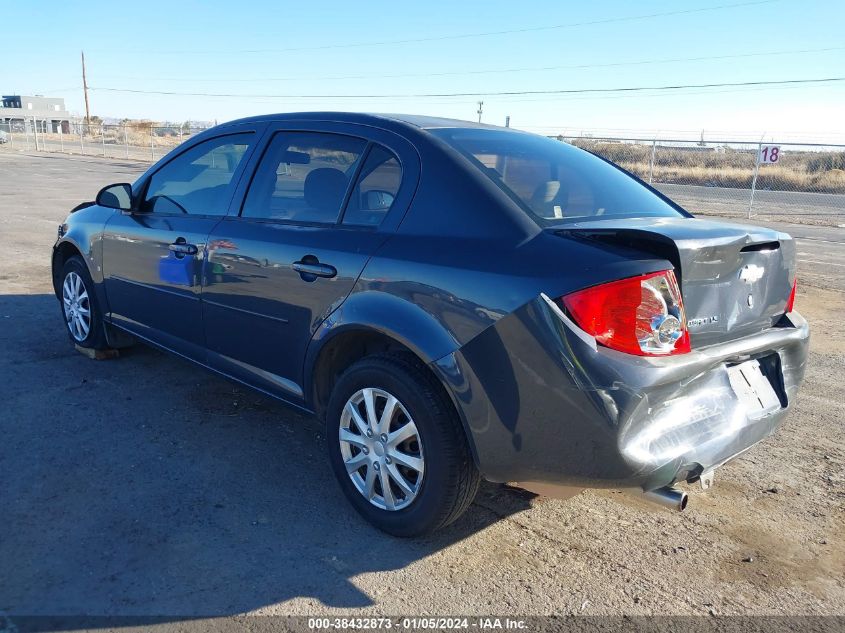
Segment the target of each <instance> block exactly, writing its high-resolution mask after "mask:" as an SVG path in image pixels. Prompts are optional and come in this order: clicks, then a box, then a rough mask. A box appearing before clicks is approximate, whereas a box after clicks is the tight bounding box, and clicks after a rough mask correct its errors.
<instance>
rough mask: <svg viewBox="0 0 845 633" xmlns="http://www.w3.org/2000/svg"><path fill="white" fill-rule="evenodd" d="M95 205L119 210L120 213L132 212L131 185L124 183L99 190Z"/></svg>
mask: <svg viewBox="0 0 845 633" xmlns="http://www.w3.org/2000/svg"><path fill="white" fill-rule="evenodd" d="M96 202H97V204H98V205H100V206H101V207H108V208H109V209H120V210H121V211H131V210H132V185H130V184H127V183H125V182H121V183H118V184H116V185H109V186H108V187H103V188H102V189H100V193H98V194H97V200H96Z"/></svg>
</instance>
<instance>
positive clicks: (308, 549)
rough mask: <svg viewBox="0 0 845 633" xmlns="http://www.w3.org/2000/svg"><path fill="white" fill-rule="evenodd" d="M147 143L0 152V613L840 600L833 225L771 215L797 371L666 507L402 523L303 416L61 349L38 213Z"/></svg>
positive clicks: (546, 509) (843, 392)
mask: <svg viewBox="0 0 845 633" xmlns="http://www.w3.org/2000/svg"><path fill="white" fill-rule="evenodd" d="M145 167H146V165H144V164H140V163H134V162H120V161H112V160H108V161H107V160H102V159H96V158H93V157H88V158H83V157H65V156H59V155H47V154H41V155H35V154H22V153H18V152H9V151H3V152H0V252H2V253H3V256H4V260H5V261H6V264H5V266H4V267H3V269H2V271H0V344H1V345H2V348H3V350H4V351H3V353H2V354H0V401H2V403H3V407H2V413H0V433H2V441H0V508H2V512H3V521H2V522H0V615H2V614H3V613H4V612H5V613H6V614H11V616H12V618H14V614H80V613H81V614H92V615H129V616H143V615H165V616H173V617H174V618H175V617H176V616H194V615H206V616H211V615H233V614H239V613H243V612H258V613H266V614H313V613H327V612H342V613H346V614H351V613H364V612H366V613H371V614H392V615H406V614H420V613H426V614H449V613H451V614H455V613H464V614H523V615H529V614H568V613H580V614H617V615H618V614H632V615H633V614H702V615H706V614H790V615H794V614H845V542H844V541H843V534H845V510H843V505H845V504H843V501H844V500H845V492H843V485H845V429H844V428H843V418H842V410H843V407H845V382H844V381H843V380H842V377H843V375H845V332H843V327H842V326H843V318H842V315H843V313H845V299H843V294H842V293H843V291H845V287H843V276H845V230H843V229H841V228H836V227H813V226H794V225H790V224H786V223H780V224H770V225H772V226H777V227H778V228H780V229H782V230H786V231H788V232H793V233H794V234H795V235H797V236H800V238H801V239H799V241H798V246H799V248H798V251H799V260H800V263H799V275H800V281H799V295H798V299H797V307H798V309H799V310H800V311H801V312H802V313H803V314H804V315H805V316H806V317H807V318H808V319H809V320H810V322H811V324H812V327H813V339H812V345H811V358H810V365H809V369H808V373H807V379H806V383H805V386H804V389H803V391H802V393H801V395H800V397H799V399H798V401H797V403H796V404H795V408H794V411H793V412H792V414H791V416H790V417H789V418H788V420H787V422H786V424H785V426H784V427H783V429H782V430H781V431H780V432H779V433H778V434H777V435H776V436H775V437H773V438H770V439H769V440H767V441H765V442H763V443H762V444H761V445H759V446H757V447H756V448H754V449H753V450H752V451H750V452H749V453H746V455H745V456H743V457H741V458H739V459H737V460H736V461H734V462H732V463H731V464H729V465H727V466H725V467H724V468H722V469H720V470H719V471H717V473H716V486H715V487H714V488H713V489H711V490H710V491H708V492H706V493H705V492H702V491H700V490H698V489H697V488H694V487H690V491H691V501H690V507H689V509H688V510H687V511H686V512H684V513H683V514H672V513H669V512H666V511H663V510H659V509H653V508H652V507H650V506H645V505H642V504H641V503H639V502H638V501H635V500H632V499H630V498H627V497H623V496H622V495H620V494H618V493H615V492H612V491H602V492H585V493H582V494H580V495H578V496H577V497H575V498H573V499H570V500H567V501H560V500H549V499H543V498H539V497H534V496H533V495H530V494H528V493H524V492H522V491H519V490H515V489H510V488H507V487H503V486H494V485H485V486H484V487H483V488H482V492H481V494H480V495H479V497H478V499H477V501H476V503H475V504H474V505H473V506H472V508H471V509H470V511H469V512H468V513H467V514H466V515H465V516H464V517H463V518H462V519H461V520H460V521H459V522H458V523H457V524H456V525H454V526H453V527H451V528H449V529H448V530H446V531H444V532H442V533H440V534H438V535H436V536H435V537H432V538H428V539H422V540H410V541H409V540H398V539H394V538H390V537H387V536H385V535H383V534H381V533H380V532H377V531H376V530H374V529H372V528H370V527H369V526H368V525H367V524H365V523H364V522H363V520H361V519H359V518H358V516H357V515H356V514H355V513H354V511H353V510H352V509H351V508H350V507H349V506H348V504H347V503H346V501H345V500H344V499H343V498H342V495H341V492H340V490H339V489H338V487H337V486H336V484H335V482H334V480H333V478H332V475H331V473H330V470H329V468H328V465H327V463H326V462H325V459H324V440H323V437H322V434H321V430H320V427H319V425H318V424H317V422H316V421H315V420H313V419H311V418H309V417H306V416H302V415H300V414H298V413H295V412H292V411H290V410H288V409H286V408H285V407H283V406H282V405H280V404H278V403H276V402H274V401H271V400H269V399H267V398H264V397H262V396H259V395H257V394H254V393H251V392H249V391H247V390H245V389H243V388H241V387H237V386H235V385H233V384H231V383H229V382H227V381H225V380H222V379H220V378H217V377H215V376H213V375H211V374H210V373H207V372H205V371H202V370H200V369H197V368H195V367H194V366H192V365H190V364H188V363H186V362H182V361H180V360H177V359H175V358H171V357H169V356H165V355H163V354H161V353H159V352H156V351H152V350H150V349H147V348H145V347H141V346H139V347H136V348H133V349H132V350H128V351H126V352H125V353H123V354H122V356H121V358H120V359H119V360H116V361H101V362H96V361H91V360H88V359H87V358H84V357H83V356H82V355H80V354H78V353H76V352H75V351H74V350H73V348H72V347H71V345H70V344H69V342H68V339H67V336H66V335H65V333H64V331H63V325H62V323H61V318H60V314H59V306H58V303H57V301H56V299H55V297H53V296H52V294H51V288H50V281H49V256H50V248H51V245H52V243H53V240H54V239H55V232H56V225H57V224H58V223H59V222H60V221H61V220H62V219H63V218H64V217H65V215H66V212H67V210H68V209H70V208H71V207H72V206H74V205H75V204H76V203H77V202H79V201H82V200H87V199H91V198H92V197H93V195H94V194H95V193H96V191H97V189H98V188H99V187H100V186H102V185H105V184H108V183H110V182H118V181H125V180H131V179H133V178H134V177H135V176H136V175H137V174H139V173H140V172H141V171H142V170H143V169H144V168H145ZM785 219H786V220H790V218H788V217H787V218H785Z"/></svg>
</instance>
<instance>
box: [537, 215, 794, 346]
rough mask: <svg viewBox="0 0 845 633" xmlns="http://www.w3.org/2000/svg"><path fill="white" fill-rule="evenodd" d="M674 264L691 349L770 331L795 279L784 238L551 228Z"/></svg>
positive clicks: (678, 221)
mask: <svg viewBox="0 0 845 633" xmlns="http://www.w3.org/2000/svg"><path fill="white" fill-rule="evenodd" d="M549 230H550V231H554V232H555V233H558V234H560V235H565V236H568V237H572V238H576V239H587V240H595V241H598V242H602V243H607V244H612V245H614V246H621V247H626V248H630V249H633V250H636V251H639V252H642V253H648V254H649V255H651V256H658V257H661V258H664V259H667V260H669V261H670V262H672V264H673V265H674V266H675V274H676V276H677V277H678V282H679V284H680V287H681V294H682V296H683V301H684V308H685V311H686V318H687V326H688V328H689V332H690V339H691V342H692V346H693V348H696V347H699V348H700V347H704V346H707V345H712V344H715V343H721V342H725V341H729V340H733V339H736V338H740V337H742V336H746V335H749V334H752V333H755V332H759V331H762V330H764V329H766V328H770V327H772V326H773V325H774V324H775V323H776V322H777V321H778V320H779V319H780V317H781V316H782V315H783V313H784V309H785V307H786V302H787V299H788V298H789V294H790V291H791V289H792V283H793V280H794V278H795V245H794V242H793V240H792V238H791V237H790V236H789V235H787V234H786V233H780V232H778V231H774V230H771V229H766V228H761V227H755V226H745V225H740V224H732V223H728V222H718V221H712V220H700V219H697V218H642V219H621V218H620V219H608V220H595V221H590V222H579V223H576V224H569V225H566V226H558V227H553V228H550V229H549Z"/></svg>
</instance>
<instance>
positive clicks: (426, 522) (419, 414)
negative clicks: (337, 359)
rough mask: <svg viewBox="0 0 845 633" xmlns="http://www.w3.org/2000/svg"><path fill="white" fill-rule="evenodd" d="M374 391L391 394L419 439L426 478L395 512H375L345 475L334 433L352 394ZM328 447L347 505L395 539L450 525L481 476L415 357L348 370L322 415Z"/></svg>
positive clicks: (385, 358)
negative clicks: (408, 417) (365, 390)
mask: <svg viewBox="0 0 845 633" xmlns="http://www.w3.org/2000/svg"><path fill="white" fill-rule="evenodd" d="M367 387H375V388H378V389H383V390H384V391H386V392H388V393H390V394H392V395H394V396H395V397H396V398H397V399H398V400H399V402H400V403H401V404H402V406H404V407H405V409H406V410H407V412H408V414H410V416H411V418H412V419H413V421H414V423H415V424H416V427H417V430H418V432H419V435H420V441H421V444H422V446H423V452H424V456H425V474H424V476H423V479H422V483H421V485H420V487H419V491H418V492H417V494H416V497H415V498H414V499H413V500H412V501H411V502H410V503H409V505H407V507H404V508H402V509H399V510H385V509H382V508H379V507H376V506H375V505H373V504H372V503H370V501H369V500H368V499H367V498H366V497H365V496H364V495H363V494H362V493H361V492H359V490H358V489H357V488H356V487H355V485H354V484H353V482H352V480H351V479H350V476H349V475H348V474H347V471H346V468H345V465H344V461H343V457H342V454H341V448H340V442H339V440H338V433H339V429H340V424H341V414H342V412H343V409H344V407H345V406H346V403H347V400H349V399H350V398H351V397H352V396H353V395H354V394H355V393H357V392H358V391H359V390H361V389H365V388H367ZM326 445H327V447H328V452H329V461H330V463H331V465H332V470H334V473H335V475H336V477H337V479H338V482H339V483H340V487H341V489H342V490H343V492H344V494H345V495H346V497H347V498H348V499H349V501H350V503H351V504H352V505H353V506H354V507H355V509H356V510H357V511H358V512H359V513H360V514H361V515H362V516H363V517H364V518H365V519H367V520H368V521H369V522H370V523H372V524H373V525H375V526H376V527H378V528H379V529H381V530H383V531H385V532H387V533H389V534H392V535H394V536H402V537H412V536H421V535H424V534H428V533H431V532H434V531H435V530H438V529H440V528H442V527H445V526H446V525H449V524H450V523H452V522H453V521H454V520H455V519H457V518H458V517H459V516H461V514H463V513H464V511H465V510H466V509H467V508H468V507H469V505H470V504H471V503H472V501H473V499H474V498H475V494H476V492H477V491H478V485H479V483H480V481H481V476H480V474H479V472H478V469H477V468H476V467H475V463H474V462H473V459H472V456H471V455H470V449H469V446H468V444H467V439H466V436H465V435H464V430H463V427H462V426H461V422H460V420H459V419H458V416H457V412H456V411H455V409H454V407H453V406H452V403H451V402H449V401H448V398H447V396H446V394H445V393H443V389H442V387H441V386H440V385H439V384H438V383H437V382H436V380H435V378H434V377H433V376H432V375H431V374H430V373H429V372H428V370H427V369H426V368H425V366H424V365H422V363H420V362H419V361H418V360H417V359H416V358H414V357H412V356H410V355H406V354H378V355H375V356H369V357H367V358H364V359H362V360H360V361H358V362H357V363H355V364H354V365H352V366H351V367H350V368H349V369H347V370H346V371H345V372H344V373H343V375H342V376H341V377H340V379H339V380H338V382H337V384H336V385H335V387H334V389H333V390H332V394H331V398H330V399H329V405H328V409H327V414H326Z"/></svg>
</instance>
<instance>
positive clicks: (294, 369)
mask: <svg viewBox="0 0 845 633" xmlns="http://www.w3.org/2000/svg"><path fill="white" fill-rule="evenodd" d="M388 145H390V147H388ZM256 162H257V167H256V169H255V173H254V176H253V178H252V180H251V182H250V183H248V186H244V187H243V188H244V190H245V191H244V199H243V205H242V208H241V210H240V214H239V215H238V216H234V215H232V216H229V217H227V218H224V220H223V221H221V223H220V224H219V225H217V226H216V227H215V228H214V230H213V231H212V234H211V236H210V239H209V247H208V260H207V263H206V275H205V279H206V286H205V287H204V288H203V320H204V324H205V332H206V340H207V345H208V348H209V363H210V364H211V365H212V366H213V367H215V368H216V369H218V370H220V371H222V372H224V373H227V374H229V375H231V376H233V377H236V378H239V379H241V380H245V381H246V382H248V383H250V384H253V385H255V386H257V387H259V388H262V389H264V390H266V391H269V392H271V393H273V394H275V395H278V396H280V397H282V398H285V399H287V400H288V401H291V402H294V403H299V402H301V401H302V399H303V393H302V388H301V385H302V384H303V380H302V367H303V360H304V356H305V350H306V347H307V345H308V342H309V340H310V339H311V336H312V335H313V333H314V331H315V330H316V328H317V327H318V326H319V325H320V323H322V322H323V320H325V318H326V317H327V316H328V315H329V314H331V312H332V311H333V310H335V309H336V308H337V307H338V306H339V305H340V304H341V303H342V302H343V300H344V299H345V298H346V296H347V295H348V294H349V292H350V291H351V290H352V288H353V285H354V284H355V281H356V280H357V278H358V276H359V275H360V273H361V271H362V270H363V268H364V266H365V265H366V262H367V260H368V259H369V257H370V256H371V255H372V253H373V252H374V251H375V250H376V249H377V248H378V246H379V245H380V244H381V243H382V242H383V241H384V240H385V239H386V238H387V236H389V234H390V233H391V232H392V231H393V230H394V229H395V225H396V224H397V223H398V221H399V220H400V219H401V216H402V214H403V213H404V211H405V210H406V209H407V206H408V204H409V202H410V199H411V197H412V196H413V190H414V188H415V184H416V180H415V178H416V177H417V175H418V173H419V172H418V169H419V168H418V159H416V153H415V152H414V150H413V149H412V148H411V146H410V144H408V143H407V141H404V140H402V139H400V138H399V137H394V136H393V135H391V134H388V133H387V132H382V131H377V130H373V129H371V128H370V129H367V128H364V127H363V126H354V125H352V124H329V123H323V124H320V125H310V126H309V125H308V124H305V123H299V124H296V126H294V125H292V124H288V125H286V126H285V128H284V129H279V128H277V129H274V130H271V132H270V133H268V134H267V139H266V145H265V147H264V149H263V153H262V155H261V157H260V160H257V161H256ZM245 180H246V179H245Z"/></svg>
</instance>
